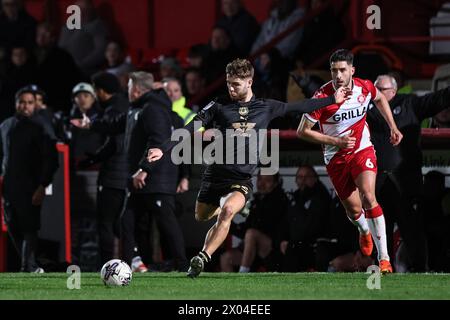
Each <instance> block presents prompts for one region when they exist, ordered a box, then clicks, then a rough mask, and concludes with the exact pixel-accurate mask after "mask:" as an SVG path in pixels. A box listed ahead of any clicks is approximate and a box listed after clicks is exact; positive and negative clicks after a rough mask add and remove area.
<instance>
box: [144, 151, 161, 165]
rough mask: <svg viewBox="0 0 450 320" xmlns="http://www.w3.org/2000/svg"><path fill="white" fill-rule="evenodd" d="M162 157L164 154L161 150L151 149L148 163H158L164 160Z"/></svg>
mask: <svg viewBox="0 0 450 320" xmlns="http://www.w3.org/2000/svg"><path fill="white" fill-rule="evenodd" d="M162 156H163V152H162V150H161V149H158V148H154V149H150V150H148V154H147V161H148V162H153V161H158V160H159V159H161V158H162Z"/></svg>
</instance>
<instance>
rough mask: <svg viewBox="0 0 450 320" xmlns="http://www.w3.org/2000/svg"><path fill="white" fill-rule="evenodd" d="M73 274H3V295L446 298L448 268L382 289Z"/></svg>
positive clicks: (360, 281) (238, 278)
mask: <svg viewBox="0 0 450 320" xmlns="http://www.w3.org/2000/svg"><path fill="white" fill-rule="evenodd" d="M68 276H69V275H68V274H62V273H55V274H51V273H49V274H40V275H39V274H20V273H16V274H11V273H5V274H0V299H1V300H9V299H14V300H23V299H25V300H47V299H51V300H100V299H107V300H115V299H120V300H127V299H131V300H302V299H308V300H309V299H314V300H316V299H318V300H322V299H365V300H366V299H376V300H380V299H381V300H384V299H445V300H450V275H449V274H392V275H387V276H383V277H382V278H381V289H380V290H376V289H375V290H369V289H368V288H367V286H366V283H367V279H368V277H369V275H367V274H364V273H346V274H344V273H297V274H283V273H279V274H278V273H253V274H236V273H233V274H231V273H202V274H201V275H200V277H199V278H197V279H194V280H192V279H189V278H187V277H186V276H185V274H182V273H147V274H134V275H133V280H132V282H131V284H130V286H128V287H115V288H110V287H105V285H104V284H103V283H102V281H101V280H100V276H99V274H95V273H82V274H81V289H80V290H69V289H67V279H68Z"/></svg>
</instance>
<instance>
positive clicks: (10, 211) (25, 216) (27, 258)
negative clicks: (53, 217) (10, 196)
mask: <svg viewBox="0 0 450 320" xmlns="http://www.w3.org/2000/svg"><path fill="white" fill-rule="evenodd" d="M4 209H5V222H6V225H7V226H8V234H9V237H10V239H11V241H12V243H13V245H14V247H15V248H16V251H17V254H18V255H19V256H20V261H21V271H22V272H33V271H35V270H36V269H37V268H38V264H37V261H36V255H37V249H38V248H37V244H38V231H39V229H40V213H41V207H40V206H39V207H36V206H33V205H31V201H30V203H26V201H24V202H22V203H16V204H12V203H11V202H9V201H7V200H5V202H4Z"/></svg>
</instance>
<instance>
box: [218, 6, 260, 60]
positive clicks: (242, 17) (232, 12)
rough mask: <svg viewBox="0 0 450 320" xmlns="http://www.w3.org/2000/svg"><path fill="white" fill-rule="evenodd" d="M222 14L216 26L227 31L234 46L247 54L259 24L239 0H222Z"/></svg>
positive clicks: (256, 34) (257, 31)
mask: <svg viewBox="0 0 450 320" xmlns="http://www.w3.org/2000/svg"><path fill="white" fill-rule="evenodd" d="M222 13H223V16H222V17H221V18H220V19H219V21H217V26H219V27H222V28H224V29H226V30H228V31H229V33H230V35H231V39H232V41H233V43H234V45H235V46H236V48H237V49H238V50H239V51H240V52H241V53H242V54H243V55H245V56H247V55H248V54H249V52H250V49H251V48H252V44H253V42H254V41H255V39H256V37H257V36H258V33H259V24H258V21H256V19H255V17H254V16H252V15H251V14H250V13H249V12H248V11H247V9H245V7H244V6H243V5H242V1H241V0H222Z"/></svg>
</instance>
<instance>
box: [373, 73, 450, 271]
mask: <svg viewBox="0 0 450 320" xmlns="http://www.w3.org/2000/svg"><path fill="white" fill-rule="evenodd" d="M375 86H376V87H377V88H378V90H379V91H380V92H381V93H382V94H383V95H384V96H385V97H386V99H387V100H388V102H389V104H390V106H391V110H392V114H393V116H394V120H395V122H396V123H397V126H398V128H399V129H400V130H401V132H403V134H404V139H403V142H402V143H401V144H400V145H399V147H398V148H395V147H393V146H392V145H391V144H390V143H389V141H388V139H387V138H386V137H388V136H389V135H390V130H389V128H388V127H387V125H386V123H385V122H384V121H383V118H382V116H381V114H380V113H379V111H378V109H377V108H372V109H371V110H370V111H369V113H368V116H367V122H368V124H369V127H370V131H371V134H372V142H373V144H374V146H375V150H376V151H377V159H378V176H377V184H376V190H377V197H379V200H380V203H381V205H382V206H383V208H385V212H386V223H387V235H388V243H390V244H391V246H390V247H391V248H390V249H391V251H392V243H393V241H392V235H393V232H392V230H393V227H394V222H397V224H398V227H399V229H400V233H401V235H402V238H403V240H404V241H405V246H406V249H407V252H408V258H409V263H410V269H411V271H415V272H421V271H425V270H426V268H427V254H426V240H425V233H424V229H423V219H422V214H423V213H424V212H420V210H418V208H419V207H420V204H421V199H422V195H423V178H422V150H421V149H420V135H421V127H420V124H421V122H422V121H423V120H424V119H425V118H428V117H432V116H434V115H436V114H437V113H439V112H440V111H442V110H444V109H446V108H449V107H450V87H447V88H446V89H443V90H439V91H437V92H434V93H430V94H427V95H425V96H422V97H418V96H416V95H413V94H399V95H397V83H396V81H395V79H394V78H393V77H391V76H389V75H381V76H379V77H378V79H377V80H376V82H375ZM389 237H390V238H389Z"/></svg>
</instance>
